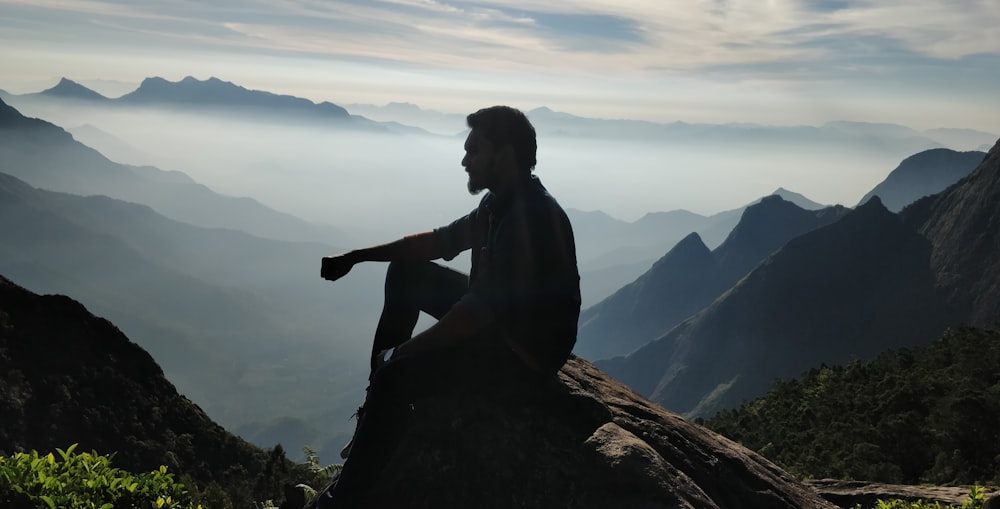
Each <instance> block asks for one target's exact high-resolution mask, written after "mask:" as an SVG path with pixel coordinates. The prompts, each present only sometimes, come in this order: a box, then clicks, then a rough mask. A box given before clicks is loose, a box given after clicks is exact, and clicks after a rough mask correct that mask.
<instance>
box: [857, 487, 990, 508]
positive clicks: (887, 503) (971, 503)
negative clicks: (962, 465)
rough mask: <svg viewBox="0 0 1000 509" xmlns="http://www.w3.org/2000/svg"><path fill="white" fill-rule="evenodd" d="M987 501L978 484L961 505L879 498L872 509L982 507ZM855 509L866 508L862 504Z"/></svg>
mask: <svg viewBox="0 0 1000 509" xmlns="http://www.w3.org/2000/svg"><path fill="white" fill-rule="evenodd" d="M985 503H986V492H985V491H983V489H982V488H980V487H979V486H978V485H976V486H973V487H972V489H971V491H970V492H969V496H967V497H966V498H965V501H964V502H963V503H962V504H961V505H957V506H953V505H947V504H942V503H940V502H924V501H918V502H907V501H905V500H878V501H877V502H875V505H874V506H873V507H872V508H871V509H981V508H982V507H983V504H985ZM853 509H864V508H862V507H861V504H858V505H856V506H854V508H853Z"/></svg>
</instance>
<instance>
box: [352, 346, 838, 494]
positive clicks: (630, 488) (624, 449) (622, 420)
mask: <svg viewBox="0 0 1000 509" xmlns="http://www.w3.org/2000/svg"><path fill="white" fill-rule="evenodd" d="M501 392H502V391H501ZM376 486H377V488H376V489H375V490H373V492H372V493H370V494H369V499H368V501H367V502H368V504H369V505H370V506H371V507H397V508H423V507H427V508H430V507H433V508H450V507H455V508H458V507H462V508H466V507H477V508H494V507H495V508H513V507H520V508H536V507H537V508H554V507H570V508H581V509H583V508H595V509H596V508H602V509H603V508H608V507H616V508H650V509H653V508H676V507H689V508H699V509H701V508H705V509H711V508H718V509H724V508H741V509H746V508H751V509H752V508H769V509H770V508H775V509H779V508H833V507H835V506H833V505H832V504H830V503H829V502H827V501H825V500H824V499H823V498H821V497H820V496H819V495H818V494H817V493H816V492H815V490H813V489H812V488H810V487H808V486H806V485H803V484H801V483H799V482H798V481H796V480H795V479H794V478H792V477H791V476H790V475H789V474H787V473H785V472H783V471H782V470H781V469H779V468H778V467H776V466H775V465H774V464H772V463H770V462H769V461H767V460H766V459H764V458H763V457H761V456H759V455H757V454H756V453H754V452H752V451H750V450H748V449H746V448H744V447H742V446H740V445H738V444H736V443H734V442H732V441H730V440H728V439H726V438H723V437H722V436H720V435H717V434H715V433H713V432H711V431H709V430H708V429H706V428H703V427H701V426H697V425H695V424H692V423H690V422H688V421H686V420H684V419H682V418H681V417H680V416H678V415H676V414H673V413H671V412H668V411H667V410H665V409H663V408H661V407H659V406H657V405H654V404H652V403H650V402H649V401H647V400H646V399H644V398H643V397H641V396H639V395H638V394H636V393H635V392H633V391H631V390H630V389H628V388H626V387H625V386H624V385H622V384H620V383H619V382H617V381H615V380H613V379H611V378H610V377H608V376H607V375H605V374H604V373H602V372H601V371H599V370H598V369H597V368H595V367H594V366H593V365H592V364H590V363H588V362H586V361H584V360H582V359H579V358H575V357H574V358H572V359H570V361H569V362H568V363H567V365H566V366H565V367H564V368H563V369H562V371H561V372H560V373H559V376H558V378H557V379H553V380H552V381H551V382H550V383H549V384H548V385H546V386H544V387H543V388H542V389H541V390H539V391H538V392H537V393H536V394H532V395H530V396H527V397H509V396H505V395H496V396H490V397H488V398H483V397H476V396H474V395H473V394H472V393H471V392H468V391H464V390H461V389H460V390H457V391H456V392H455V393H452V394H449V395H446V396H442V397H439V398H432V399H429V400H426V401H422V402H420V403H418V404H416V405H414V410H413V416H412V420H411V425H410V426H409V427H408V428H407V431H406V434H405V435H404V436H403V437H402V442H401V444H400V447H399V449H398V450H397V451H396V454H395V455H394V456H393V458H392V459H391V460H390V461H389V463H388V465H387V466H386V469H385V470H384V471H383V472H382V475H381V478H380V479H379V480H378V481H377V482H376Z"/></svg>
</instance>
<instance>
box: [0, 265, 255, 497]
mask: <svg viewBox="0 0 1000 509" xmlns="http://www.w3.org/2000/svg"><path fill="white" fill-rule="evenodd" d="M0 414H2V415H3V419H0V452H2V453H4V454H11V453H13V452H15V451H23V450H39V451H54V450H55V448H57V447H60V448H64V449H65V448H66V447H68V446H69V445H71V444H74V443H78V444H79V448H80V450H84V451H89V450H96V451H98V452H100V453H101V454H111V453H114V455H115V456H114V462H115V465H116V466H118V467H120V468H124V469H126V470H130V471H133V472H148V471H151V470H155V469H157V468H159V466H160V465H165V466H167V467H168V468H169V469H170V470H171V471H172V472H175V473H177V474H186V475H190V476H192V477H193V478H194V479H195V480H196V481H197V482H198V483H200V484H201V485H206V484H208V483H211V482H213V481H214V482H218V483H234V482H236V481H239V480H242V482H244V483H247V484H248V485H250V486H252V483H253V482H254V481H255V480H256V478H257V477H258V476H259V475H260V474H261V473H262V472H263V469H264V466H265V463H266V462H267V458H268V455H267V452H266V451H263V450H261V449H258V448H256V447H254V446H252V445H250V444H248V443H247V442H245V441H243V440H242V439H240V438H238V437H236V436H234V435H232V434H231V433H228V432H227V431H226V430H224V429H223V428H222V427H221V426H219V425H218V424H216V423H214V422H212V420H211V419H209V418H208V416H207V415H205V413H204V412H202V411H201V409H200V408H198V407H197V406H196V405H195V404H193V403H192V402H191V401H190V400H188V399H187V398H185V397H184V396H181V395H179V394H178V393H177V390H176V389H175V388H174V386H173V384H171V383H170V382H169V381H167V379H166V378H165V377H164V375H163V371H162V370H161V369H160V367H159V366H158V365H157V364H156V362H154V361H153V359H152V357H150V356H149V354H148V353H146V352H145V351H144V350H143V349H142V348H140V347H139V346H138V345H136V344H135V343H133V342H131V341H129V339H128V338H127V337H125V335H124V334H122V333H121V331H119V330H118V329H117V328H116V327H115V326H114V325H112V324H111V323H110V322H108V321H107V320H104V319H102V318H98V317H95V316H94V315H92V314H90V312H88V311H87V310H86V309H85V308H84V307H83V306H82V305H81V304H79V303H78V302H76V301H74V300H72V299H70V298H68V297H65V296H60V295H45V296H40V295H36V294H34V293H31V292H29V291H27V290H25V289H23V288H21V287H19V286H17V285H16V284H14V283H12V282H11V281H9V280H8V279H6V278H4V277H2V276H0ZM227 477H230V478H228V479H227ZM248 495H249V494H248ZM262 495H263V494H262Z"/></svg>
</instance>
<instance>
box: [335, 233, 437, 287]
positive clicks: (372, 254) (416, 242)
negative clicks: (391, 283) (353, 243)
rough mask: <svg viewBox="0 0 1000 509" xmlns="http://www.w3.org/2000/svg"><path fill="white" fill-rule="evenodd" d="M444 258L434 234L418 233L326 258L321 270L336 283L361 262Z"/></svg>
mask: <svg viewBox="0 0 1000 509" xmlns="http://www.w3.org/2000/svg"><path fill="white" fill-rule="evenodd" d="M442 256H444V252H443V249H442V247H441V245H440V243H439V242H438V241H437V239H436V238H435V236H434V232H424V233H417V234H414V235H408V236H406V237H403V238H401V239H399V240H396V241H394V242H390V243H388V244H382V245H379V246H373V247H367V248H363V249H356V250H354V251H349V252H347V253H343V254H339V255H334V256H325V257H323V263H322V266H321V267H320V277H322V278H323V279H327V280H330V281H336V280H338V279H340V278H342V277H344V276H345V275H347V273H348V272H350V271H351V268H352V267H354V265H355V264H358V263H360V262H393V261H425V260H434V259H436V258H441V257H442Z"/></svg>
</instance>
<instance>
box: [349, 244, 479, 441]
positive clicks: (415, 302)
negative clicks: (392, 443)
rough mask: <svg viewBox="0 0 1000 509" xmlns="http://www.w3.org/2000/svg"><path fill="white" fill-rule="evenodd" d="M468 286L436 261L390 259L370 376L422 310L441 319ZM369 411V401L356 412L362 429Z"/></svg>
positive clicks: (407, 335)
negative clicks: (379, 356) (382, 356)
mask: <svg viewBox="0 0 1000 509" xmlns="http://www.w3.org/2000/svg"><path fill="white" fill-rule="evenodd" d="M468 287H469V277H468V276H466V275H465V274H462V273H461V272H458V271H456V270H452V269H449V268H447V267H442V266H440V265H438V264H436V263H431V262H392V263H390V264H389V268H388V269H387V270H386V274H385V304H384V305H383V307H382V316H380V317H379V322H378V328H376V329H375V340H374V341H373V342H372V357H371V372H370V374H369V379H370V378H371V377H372V376H373V375H374V373H375V368H376V366H377V365H378V361H379V360H380V359H377V358H376V356H377V355H378V354H379V353H381V352H383V351H385V350H388V349H390V348H395V347H397V346H399V345H401V344H402V343H403V342H405V341H406V340H408V339H410V337H411V336H412V335H413V328H414V327H415V326H416V324H417V318H418V317H419V315H420V312H421V311H423V312H425V313H427V314H429V315H431V316H433V317H434V318H438V319H440V318H441V317H442V316H444V314H445V313H447V312H448V310H449V309H451V307H452V306H453V305H455V303H456V302H458V300H459V299H461V298H462V295H464V294H465V292H466V291H467V290H468ZM365 412H366V410H365V405H362V406H361V407H360V408H358V411H357V413H356V414H355V416H356V417H357V419H358V429H360V426H361V420H362V418H363V417H364V414H365ZM355 434H357V430H355ZM354 442H355V440H354V439H353V438H352V439H351V440H350V441H349V442H348V443H347V444H345V445H344V448H343V449H341V451H340V457H341V458H344V459H347V457H348V456H350V454H351V452H352V451H353V449H354Z"/></svg>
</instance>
